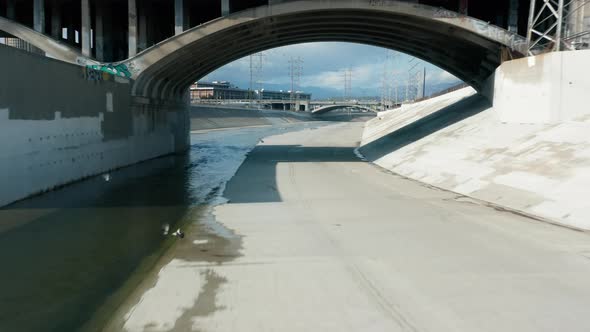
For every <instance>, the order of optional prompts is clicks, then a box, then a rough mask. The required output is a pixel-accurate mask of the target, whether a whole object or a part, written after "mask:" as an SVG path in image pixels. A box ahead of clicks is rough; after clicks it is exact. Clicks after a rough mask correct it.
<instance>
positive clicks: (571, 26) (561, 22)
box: [527, 0, 590, 55]
mask: <svg viewBox="0 0 590 332" xmlns="http://www.w3.org/2000/svg"><path fill="white" fill-rule="evenodd" d="M589 3H590V0H531V4H530V11H529V22H528V29H527V43H528V52H529V55H534V54H539V53H543V52H551V51H555V52H558V51H561V50H576V49H582V48H588V43H589V41H590V30H588V29H587V28H586V27H585V25H584V16H585V13H584V10H585V8H586V7H587V6H586V5H587V4H589Z"/></svg>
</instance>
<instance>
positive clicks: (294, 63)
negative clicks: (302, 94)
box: [289, 57, 303, 105]
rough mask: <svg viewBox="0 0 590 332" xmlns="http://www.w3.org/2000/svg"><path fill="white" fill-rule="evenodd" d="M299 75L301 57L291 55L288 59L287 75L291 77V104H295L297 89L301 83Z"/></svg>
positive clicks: (301, 69)
mask: <svg viewBox="0 0 590 332" xmlns="http://www.w3.org/2000/svg"><path fill="white" fill-rule="evenodd" d="M301 75H303V59H301V57H297V58H295V57H291V59H290V60H289V76H290V77H291V104H292V105H297V100H298V99H299V94H298V93H297V89H298V88H299V84H300V83H301Z"/></svg>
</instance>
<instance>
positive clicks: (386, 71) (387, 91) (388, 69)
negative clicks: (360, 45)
mask: <svg viewBox="0 0 590 332" xmlns="http://www.w3.org/2000/svg"><path fill="white" fill-rule="evenodd" d="M397 57H398V53H396V52H394V51H390V50H388V51H386V54H385V63H384V64H383V77H382V78H381V105H382V106H383V110H384V111H385V110H387V109H388V108H389V107H391V106H393V105H394V102H393V92H395V104H397V101H398V100H397V99H398V95H397V82H395V81H394V80H395V76H396V72H395V66H396V58H397ZM394 89H395V90H394ZM392 90H394V91H392Z"/></svg>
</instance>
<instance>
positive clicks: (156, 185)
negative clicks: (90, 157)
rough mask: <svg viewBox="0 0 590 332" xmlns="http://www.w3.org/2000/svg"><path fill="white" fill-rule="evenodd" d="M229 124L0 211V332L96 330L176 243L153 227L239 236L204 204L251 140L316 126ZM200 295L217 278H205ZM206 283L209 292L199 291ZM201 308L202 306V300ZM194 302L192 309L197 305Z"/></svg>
mask: <svg viewBox="0 0 590 332" xmlns="http://www.w3.org/2000/svg"><path fill="white" fill-rule="evenodd" d="M321 125H322V124H314V125H311V124H309V125H308V124H295V125H289V126H283V127H268V128H251V129H235V130H231V131H218V132H214V133H213V132H212V133H202V134H199V135H193V136H192V141H193V142H192V143H193V145H192V147H191V151H190V152H189V153H188V154H187V155H183V156H173V157H166V158H159V159H155V160H152V161H149V162H146V163H142V164H139V165H135V166H131V167H127V168H124V169H121V170H118V171H113V172H111V173H108V174H103V175H101V176H98V177H94V178H91V179H87V180H84V181H81V182H78V183H75V184H73V185H70V186H67V187H64V188H61V189H59V190H55V191H52V192H48V193H46V194H43V195H39V196H37V197H33V198H30V199H27V200H23V201H21V202H18V203H15V204H12V205H10V206H6V207H4V208H1V209H0V264H1V265H2V272H1V273H0V331H15V332H16V331H18V332H27V331H60V332H62V331H78V330H84V331H96V330H100V329H101V328H102V325H103V324H104V321H105V320H108V319H110V317H111V316H112V314H113V311H114V310H115V309H116V308H118V307H119V305H120V302H121V301H122V300H123V299H124V298H126V297H127V296H129V294H130V293H131V292H132V290H133V289H134V288H135V286H136V285H137V283H139V282H140V281H141V280H142V279H143V276H144V274H145V272H147V271H149V270H150V269H151V267H153V265H154V264H156V262H158V261H159V260H160V259H161V255H163V254H165V253H166V250H167V248H169V247H171V246H174V245H175V243H176V242H177V241H178V240H177V239H176V238H173V237H171V236H164V235H163V233H162V226H163V225H164V224H169V225H170V226H171V229H172V230H175V227H176V226H180V225H182V227H187V228H190V229H191V234H189V236H187V238H185V239H184V240H183V241H184V242H188V241H196V238H195V234H199V238H200V240H201V241H203V239H205V240H206V241H210V242H211V243H216V246H218V247H226V248H227V253H224V252H223V251H219V250H218V251H216V253H215V255H213V256H209V255H207V254H206V253H207V249H206V248H204V249H202V251H200V253H201V254H203V256H202V257H204V260H205V261H210V262H215V263H219V262H223V261H225V260H228V259H231V258H232V257H233V255H235V254H234V253H235V252H237V248H238V247H239V245H240V244H239V241H238V242H235V241H233V240H227V239H228V238H231V236H229V237H228V235H227V234H226V233H223V230H220V228H219V227H217V226H207V225H205V221H206V219H207V216H208V213H209V211H210V206H211V205H215V204H217V203H218V202H217V200H218V199H219V195H220V194H221V192H222V191H223V185H224V183H225V181H227V180H228V179H229V178H230V177H231V176H232V175H233V173H234V172H235V170H236V169H237V168H238V166H239V165H240V164H241V162H242V161H243V159H244V158H245V156H246V154H247V153H248V152H249V151H250V149H252V148H253V147H254V146H255V145H256V143H257V142H258V141H259V139H260V138H262V137H265V136H268V135H271V134H275V133H282V132H286V131H290V130H299V129H302V128H306V127H313V126H321ZM206 280H207V283H208V285H209V286H207V287H206V288H205V293H204V295H203V297H202V298H205V299H206V298H207V296H206V295H207V294H208V293H207V292H209V293H211V292H212V291H211V289H215V288H217V287H219V284H220V283H223V282H224V281H223V278H217V277H216V276H215V275H213V274H209V275H207V276H206ZM207 289H209V290H210V291H207ZM203 301H205V302H204V303H203V304H202V305H200V306H203V307H210V305H209V304H208V303H207V301H206V300H203ZM199 310H200V309H198V310H197V312H198V311H199Z"/></svg>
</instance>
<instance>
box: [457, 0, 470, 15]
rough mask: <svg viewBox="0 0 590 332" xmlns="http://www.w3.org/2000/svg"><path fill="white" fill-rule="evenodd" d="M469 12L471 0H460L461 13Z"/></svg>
mask: <svg viewBox="0 0 590 332" xmlns="http://www.w3.org/2000/svg"><path fill="white" fill-rule="evenodd" d="M468 12H469V0H459V13H461V14H463V15H467V14H468Z"/></svg>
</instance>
